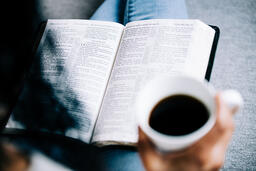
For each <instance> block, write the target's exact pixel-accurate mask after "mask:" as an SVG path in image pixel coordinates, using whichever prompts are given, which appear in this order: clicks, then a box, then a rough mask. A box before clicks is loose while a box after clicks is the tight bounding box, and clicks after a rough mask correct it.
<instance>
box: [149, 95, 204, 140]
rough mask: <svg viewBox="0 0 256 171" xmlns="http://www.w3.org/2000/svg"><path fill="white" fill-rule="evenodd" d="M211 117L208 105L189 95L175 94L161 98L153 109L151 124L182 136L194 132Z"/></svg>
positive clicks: (160, 129)
mask: <svg viewBox="0 0 256 171" xmlns="http://www.w3.org/2000/svg"><path fill="white" fill-rule="evenodd" d="M208 118H209V112H208V110H207V108H206V106H205V105H204V104H203V103H202V102H200V101H199V100H198V99H196V98H194V97H191V96H187V95H173V96H169V97H167V98H165V99H163V100H161V101H160V102H159V103H158V104H157V105H156V106H155V107H154V108H153V110H152V112H151V115H150V118H149V125H150V126H151V127H152V128H153V129H154V130H156V131H158V132H160V133H162V134H167V135H172V136H180V135H186V134H189V133H192V132H194V131H195V130H197V129H199V128H200V127H202V126H203V125H204V124H205V123H206V122H207V120H208Z"/></svg>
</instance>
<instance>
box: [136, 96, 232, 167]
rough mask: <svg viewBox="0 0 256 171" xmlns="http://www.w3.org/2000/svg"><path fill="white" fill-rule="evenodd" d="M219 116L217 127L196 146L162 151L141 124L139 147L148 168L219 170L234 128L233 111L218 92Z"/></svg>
mask: <svg viewBox="0 0 256 171" xmlns="http://www.w3.org/2000/svg"><path fill="white" fill-rule="evenodd" d="M216 103H217V118H216V123H215V125H214V127H213V128H212V129H211V130H210V132H209V133H208V134H206V135H205V136H204V137H203V138H202V139H200V140H199V141H198V142H196V143H195V144H193V145H192V146H190V147H188V148H186V149H184V150H181V151H178V152H170V153H161V152H159V151H157V150H156V147H155V145H154V144H153V143H152V142H151V141H150V139H149V138H148V137H147V135H146V134H145V133H144V132H143V131H142V130H141V129H140V128H139V142H138V150H139V154H140V157H141V159H142V162H143V164H144V167H145V168H146V170H148V171H156V170H157V171H167V170H168V171H169V170H170V171H172V170H175V171H176V170H179V171H182V170H186V171H188V170H189V171H193V170H195V171H200V170H202V171H210V170H219V169H220V168H221V167H222V165H223V162H224V159H225V153H226V149H227V146H228V143H229V141H230V139H231V136H232V132H233V130H234V123H233V116H232V115H233V113H234V112H235V111H232V110H231V109H229V108H228V107H227V106H226V105H225V104H224V102H223V101H222V100H221V98H220V94H218V95H217V96H216Z"/></svg>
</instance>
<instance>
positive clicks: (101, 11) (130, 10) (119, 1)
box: [91, 0, 188, 25]
mask: <svg viewBox="0 0 256 171" xmlns="http://www.w3.org/2000/svg"><path fill="white" fill-rule="evenodd" d="M187 17H188V15H187V9H186V4H185V0H105V1H104V2H103V4H102V5H101V6H100V7H99V8H98V9H97V10H96V12H95V13H94V14H93V16H92V17H91V19H92V20H103V21H114V22H118V23H121V24H123V25H125V24H126V23H128V22H130V21H137V20H146V19H161V18H162V19H163V18H170V19H171V18H172V19H186V18H187Z"/></svg>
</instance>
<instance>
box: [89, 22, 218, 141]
mask: <svg viewBox="0 0 256 171" xmlns="http://www.w3.org/2000/svg"><path fill="white" fill-rule="evenodd" d="M213 36H214V31H213V29H211V28H210V27H209V26H207V25H205V24H202V23H201V22H200V21H198V20H146V21H136V22H132V23H128V24H127V25H126V27H125V29H124V33H123V37H122V40H121V44H120V47H119V50H118V54H117V57H116V60H115V64H114V67H113V70H112V73H111V76H110V80H109V83H108V86H107V90H106V94H105V97H104V100H103V103H102V107H101V110H100V114H99V118H98V121H97V124H96V127H95V130H94V135H93V138H92V142H93V143H98V144H99V143H102V144H104V143H106V144H110V142H119V143H120V142H125V143H126V144H127V143H128V144H129V143H130V144H135V143H136V142H137V138H138V134H137V125H136V121H135V113H136V111H135V108H134V104H135V99H136V96H137V94H138V93H139V91H140V89H141V88H143V86H144V85H145V84H146V83H147V82H148V81H149V80H151V79H153V78H155V77H157V76H159V75H163V74H166V75H178V74H184V73H186V74H190V75H191V76H194V77H197V78H200V79H204V76H205V72H206V68H207V64H208V59H209V56H210V50H211V45H212V41H213ZM199 51H202V52H199Z"/></svg>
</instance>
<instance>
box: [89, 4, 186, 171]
mask: <svg viewBox="0 0 256 171" xmlns="http://www.w3.org/2000/svg"><path fill="white" fill-rule="evenodd" d="M187 17H188V16H187V10H186V5H185V0H105V1H104V2H103V4H102V5H101V6H100V7H99V8H98V9H97V11H96V12H95V13H94V14H93V16H92V17H91V19H92V20H103V21H113V22H118V23H120V24H123V25H125V24H126V23H128V22H130V21H137V20H146V19H161V18H170V19H175V18H176V19H186V18H187ZM103 155H104V160H105V161H104V162H105V165H106V167H107V168H106V170H108V171H109V170H125V171H128V170H129V171H130V170H131V171H137V170H144V168H143V165H142V163H141V160H140V158H139V155H138V153H137V152H136V151H133V150H127V149H121V148H120V149H116V148H115V149H110V150H107V149H105V150H103Z"/></svg>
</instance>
